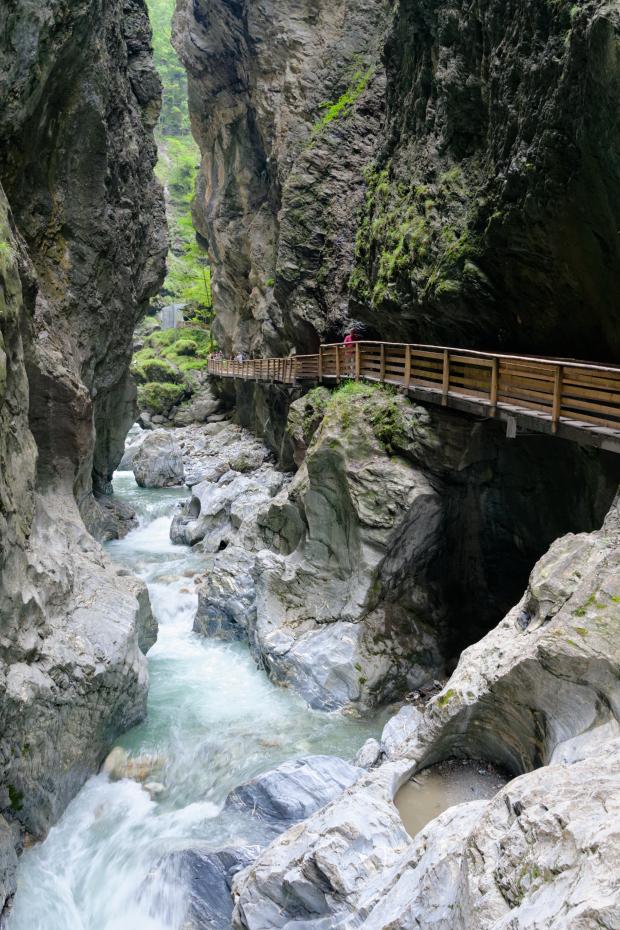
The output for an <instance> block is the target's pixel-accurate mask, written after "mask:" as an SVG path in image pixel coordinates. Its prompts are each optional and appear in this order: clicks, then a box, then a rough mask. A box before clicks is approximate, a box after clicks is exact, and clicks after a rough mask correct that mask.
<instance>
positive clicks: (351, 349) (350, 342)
mask: <svg viewBox="0 0 620 930" xmlns="http://www.w3.org/2000/svg"><path fill="white" fill-rule="evenodd" d="M356 342H357V333H356V332H355V330H354V329H350V330H349V331H348V332H347V334H346V336H345V337H344V355H345V362H346V371H347V373H348V374H349V375H350V377H353V375H354V374H355V343H356Z"/></svg>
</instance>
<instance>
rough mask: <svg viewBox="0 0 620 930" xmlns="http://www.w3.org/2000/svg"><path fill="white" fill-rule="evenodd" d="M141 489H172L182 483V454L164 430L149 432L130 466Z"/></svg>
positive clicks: (169, 434)
mask: <svg viewBox="0 0 620 930" xmlns="http://www.w3.org/2000/svg"><path fill="white" fill-rule="evenodd" d="M132 469H133V473H134V477H135V479H136V481H137V483H138V484H139V485H140V487H141V488H173V487H179V486H181V485H182V484H183V481H184V469H183V454H182V452H181V448H180V447H179V445H178V443H177V442H176V441H175V438H174V436H173V435H172V434H171V433H169V432H168V431H166V430H155V431H153V432H149V433H148V434H147V435H146V436H145V438H144V440H143V442H142V445H141V446H140V448H139V449H138V451H137V453H136V455H135V457H134V460H133V465H132Z"/></svg>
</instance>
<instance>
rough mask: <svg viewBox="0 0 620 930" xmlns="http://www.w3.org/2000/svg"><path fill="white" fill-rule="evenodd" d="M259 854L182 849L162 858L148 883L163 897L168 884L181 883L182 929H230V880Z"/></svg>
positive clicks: (247, 848)
mask: <svg viewBox="0 0 620 930" xmlns="http://www.w3.org/2000/svg"><path fill="white" fill-rule="evenodd" d="M259 852H260V846H240V847H226V848H224V849H217V850H212V849H208V848H202V847H199V848H196V849H184V850H181V851H180V852H175V853H171V854H170V855H169V856H166V857H165V858H164V859H162V860H161V862H159V863H158V865H157V866H156V868H155V869H154V871H153V872H152V873H151V875H150V876H149V881H150V882H157V883H158V885H160V886H161V888H162V894H165V889H166V887H167V885H168V883H172V884H175V885H176V886H177V887H178V885H179V883H181V882H182V883H183V886H184V891H183V894H184V898H185V900H184V904H185V914H184V918H183V930H230V922H231V918H232V910H233V903H232V897H231V888H232V882H233V878H234V877H235V875H236V874H237V872H239V871H240V870H241V869H243V868H245V867H246V866H248V865H249V864H250V863H251V862H253V860H254V859H255V858H256V856H257V855H258V853H259ZM162 904H163V905H164V906H165V902H162Z"/></svg>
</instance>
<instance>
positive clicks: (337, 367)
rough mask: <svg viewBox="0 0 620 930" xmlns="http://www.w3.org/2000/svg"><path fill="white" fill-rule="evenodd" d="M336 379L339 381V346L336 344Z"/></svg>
mask: <svg viewBox="0 0 620 930" xmlns="http://www.w3.org/2000/svg"><path fill="white" fill-rule="evenodd" d="M334 351H335V353H336V381H340V346H336V348H335V350H334Z"/></svg>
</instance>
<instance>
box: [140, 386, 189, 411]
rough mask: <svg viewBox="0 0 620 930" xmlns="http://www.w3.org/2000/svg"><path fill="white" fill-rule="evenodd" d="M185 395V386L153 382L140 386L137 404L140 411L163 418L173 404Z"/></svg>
mask: <svg viewBox="0 0 620 930" xmlns="http://www.w3.org/2000/svg"><path fill="white" fill-rule="evenodd" d="M185 393H186V392H185V386H184V385H182V384H169V383H162V382H159V381H153V382H149V383H148V384H141V385H140V387H139V388H138V403H139V404H140V408H141V409H142V410H148V411H149V412H150V413H155V414H163V415H164V416H165V415H166V414H167V413H168V412H169V411H170V409H171V408H172V407H174V405H175V404H178V403H179V401H181V400H182V399H183V397H184V396H185Z"/></svg>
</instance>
